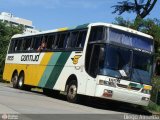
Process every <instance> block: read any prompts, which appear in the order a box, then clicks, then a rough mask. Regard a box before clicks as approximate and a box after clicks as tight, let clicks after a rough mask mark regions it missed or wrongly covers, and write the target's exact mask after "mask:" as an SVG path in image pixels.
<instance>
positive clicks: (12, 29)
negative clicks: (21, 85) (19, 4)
mask: <svg viewBox="0 0 160 120" xmlns="http://www.w3.org/2000/svg"><path fill="white" fill-rule="evenodd" d="M22 32H23V26H13V25H11V24H9V23H7V22H2V21H0V51H1V52H0V74H2V71H3V67H4V61H5V56H6V53H7V49H8V44H9V41H10V39H11V37H12V36H13V35H15V34H19V33H22Z"/></svg>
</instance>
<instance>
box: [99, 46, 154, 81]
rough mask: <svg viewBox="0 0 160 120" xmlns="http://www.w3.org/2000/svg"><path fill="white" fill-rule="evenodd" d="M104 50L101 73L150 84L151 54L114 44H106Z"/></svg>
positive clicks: (100, 65) (100, 66)
mask: <svg viewBox="0 0 160 120" xmlns="http://www.w3.org/2000/svg"><path fill="white" fill-rule="evenodd" d="M103 51H104V52H103V54H104V56H103V59H100V62H99V74H101V75H106V76H111V77H116V78H122V79H125V80H131V81H134V82H139V83H144V84H150V78H151V72H152V71H151V70H152V64H151V63H152V57H151V55H147V54H144V53H142V52H138V51H132V50H130V49H127V48H122V47H116V46H113V45H106V46H105V47H104V50H103Z"/></svg>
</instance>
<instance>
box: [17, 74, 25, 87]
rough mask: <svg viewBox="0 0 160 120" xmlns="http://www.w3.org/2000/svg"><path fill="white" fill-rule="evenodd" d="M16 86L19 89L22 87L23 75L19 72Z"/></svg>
mask: <svg viewBox="0 0 160 120" xmlns="http://www.w3.org/2000/svg"><path fill="white" fill-rule="evenodd" d="M18 88H19V89H21V90H22V89H24V75H23V74H20V76H19V77H18Z"/></svg>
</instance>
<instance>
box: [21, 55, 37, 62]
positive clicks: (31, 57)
mask: <svg viewBox="0 0 160 120" xmlns="http://www.w3.org/2000/svg"><path fill="white" fill-rule="evenodd" d="M38 60H39V55H22V56H21V61H38Z"/></svg>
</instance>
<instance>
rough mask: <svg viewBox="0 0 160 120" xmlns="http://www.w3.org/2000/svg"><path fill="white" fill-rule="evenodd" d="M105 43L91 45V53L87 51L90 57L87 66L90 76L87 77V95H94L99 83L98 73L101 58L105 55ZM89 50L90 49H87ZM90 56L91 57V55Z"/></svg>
mask: <svg viewBox="0 0 160 120" xmlns="http://www.w3.org/2000/svg"><path fill="white" fill-rule="evenodd" d="M103 48H104V47H103V45H102V44H94V45H92V47H91V51H90V55H89V54H88V53H87V55H88V56H86V57H88V59H87V58H86V60H88V61H89V62H87V63H88V69H87V68H86V70H87V72H88V74H89V76H88V79H87V87H86V95H90V96H94V94H95V90H96V84H97V80H96V77H97V74H98V72H99V60H100V58H101V57H102V55H103ZM87 52H89V51H87ZM89 56H90V57H89ZM89 58H90V59H89Z"/></svg>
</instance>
